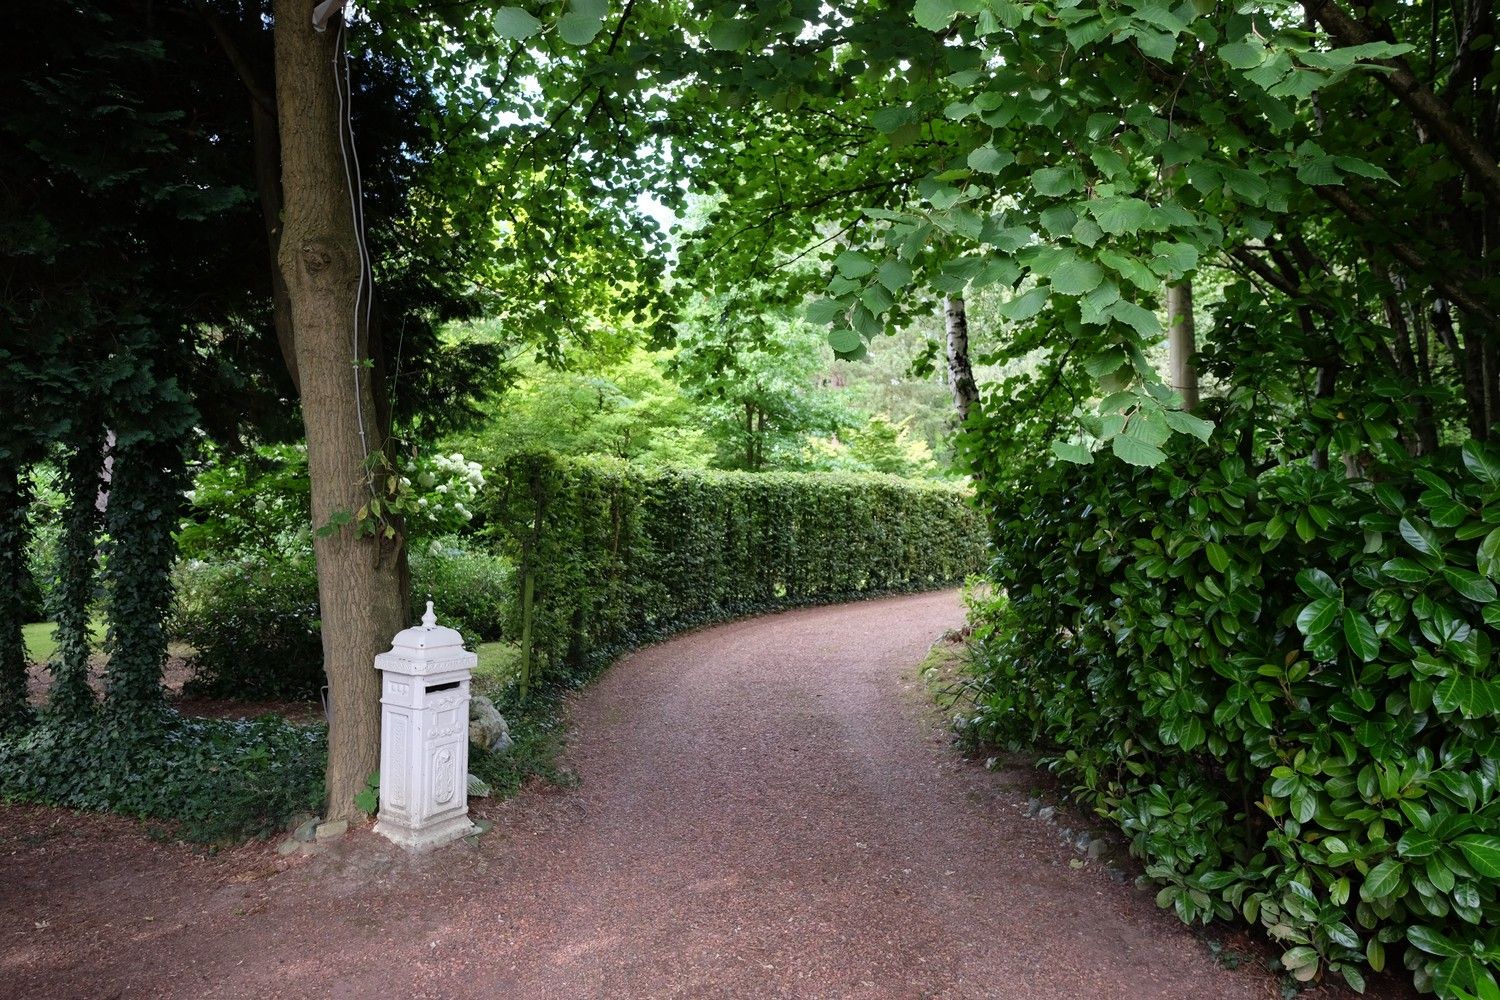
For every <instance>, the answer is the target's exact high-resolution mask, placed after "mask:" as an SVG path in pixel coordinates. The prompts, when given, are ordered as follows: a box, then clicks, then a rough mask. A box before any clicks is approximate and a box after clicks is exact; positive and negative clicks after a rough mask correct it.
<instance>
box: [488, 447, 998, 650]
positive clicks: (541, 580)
mask: <svg viewBox="0 0 1500 1000" xmlns="http://www.w3.org/2000/svg"><path fill="white" fill-rule="evenodd" d="M485 504H486V507H485V509H484V511H483V514H484V516H485V520H486V529H485V530H486V531H487V532H488V534H489V536H490V537H491V538H493V539H495V540H496V541H497V542H499V543H500V544H502V545H503V546H504V547H505V548H506V549H507V550H509V551H510V552H511V553H513V554H514V555H515V556H516V558H517V563H518V566H520V568H521V572H519V573H518V574H517V579H518V581H524V578H525V575H526V571H527V569H528V568H529V569H530V571H531V572H532V574H533V580H534V586H535V604H534V607H535V612H534V621H533V627H532V635H533V643H534V649H536V650H537V651H538V652H539V653H541V654H542V656H543V657H545V659H546V661H547V662H549V663H551V664H554V665H565V666H568V667H580V666H587V665H594V664H597V663H599V662H601V661H603V660H605V659H608V658H609V657H611V656H614V655H616V654H618V653H619V652H621V651H622V650H625V649H628V648H631V647H633V646H636V645H639V644H641V643H643V642H649V641H652V640H655V639H658V638H661V637H663V636H666V635H669V634H671V633H673V632H676V631H679V630H681V629H684V628H690V627H693V626H696V625H700V624H703V623H705V622H710V621H715V620H721V619H724V618H729V617H734V616H737V615H743V614H747V613H752V612H758V611H764V610H768V609H774V608H781V607H789V606H793V605H799V604H812V603H821V602H827V601H833V600H839V599H843V598H848V597H853V596H858V595H868V594H874V593H881V592H887V591H910V590H923V589H930V588H934V587H939V586H942V585H944V584H948V583H953V582H956V581H959V580H962V579H963V577H964V576H965V575H966V574H969V573H973V572H975V571H977V570H978V569H980V568H981V566H982V561H983V557H984V534H985V531H984V527H983V522H982V519H981V518H980V516H979V515H978V513H977V512H976V511H975V510H974V509H973V507H972V506H971V505H970V503H969V499H968V496H967V494H966V493H965V492H964V491H963V490H961V489H959V488H957V487H953V486H945V485H940V484H926V483H914V482H909V481H906V480H902V479H897V478H895V477H889V476H849V475H821V474H803V473H734V472H699V471H686V470H663V471H650V472H647V471H641V470H637V469H632V468H630V467H628V466H626V465H624V464H623V463H614V462H609V461H599V460H589V461H582V460H577V459H563V458H557V457H552V456H538V455H527V456H521V457H518V458H515V459H513V460H511V461H510V462H509V463H508V464H507V465H506V466H505V468H504V470H503V473H502V475H500V476H496V477H494V482H493V486H492V488H491V489H490V491H489V492H488V494H487V497H486V500H485ZM538 513H540V517H538ZM538 527H539V529H540V530H538ZM522 585H523V586H524V582H523V583H522ZM522 605H523V601H521V600H517V601H516V602H515V606H514V607H515V610H514V620H513V621H512V622H511V623H509V627H507V628H506V630H505V631H506V633H507V634H509V635H520V634H521V631H522V630H521V622H520V616H521V614H522Z"/></svg>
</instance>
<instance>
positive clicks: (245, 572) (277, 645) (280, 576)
mask: <svg viewBox="0 0 1500 1000" xmlns="http://www.w3.org/2000/svg"><path fill="white" fill-rule="evenodd" d="M172 626H173V633H174V635H175V636H176V638H178V639H179V640H181V641H182V642H184V643H186V644H187V645H189V646H191V647H192V648H193V650H194V653H193V656H192V666H193V669H194V674H193V677H192V679H191V680H190V681H189V682H188V690H189V691H192V692H196V693H202V694H207V695H212V696H215V697H234V698H248V699H257V700H260V699H308V698H316V697H317V695H318V691H319V689H320V688H321V687H322V686H323V684H324V683H325V682H324V679H323V640H322V630H321V628H320V626H319V617H318V581H317V577H316V575H315V574H314V572H313V564H312V560H311V559H310V558H307V557H304V558H301V559H246V560H243V561H239V562H224V563H192V564H188V565H186V566H183V567H180V568H179V570H178V574H177V601H176V605H175V608H174V614H173V622H172Z"/></svg>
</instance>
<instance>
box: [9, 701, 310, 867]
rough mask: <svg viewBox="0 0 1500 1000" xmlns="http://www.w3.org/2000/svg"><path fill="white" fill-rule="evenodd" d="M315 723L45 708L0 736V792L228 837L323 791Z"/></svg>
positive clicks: (286, 815) (269, 828)
mask: <svg viewBox="0 0 1500 1000" xmlns="http://www.w3.org/2000/svg"><path fill="white" fill-rule="evenodd" d="M324 743H325V737H324V733H323V731H322V729H321V728H318V727H303V726H294V725H291V724H289V723H287V722H284V721H282V720H281V719H278V718H276V717H274V716H267V717H265V718H262V719H257V720H254V721H230V720H224V719H188V718H182V717H179V716H176V715H171V714H168V715H164V716H162V717H161V718H160V719H159V720H157V724H155V725H151V726H140V725H136V724H134V723H133V722H127V721H125V720H121V719H117V718H111V717H109V716H99V717H95V718H90V719H84V720H64V719H58V718H55V717H52V716H47V717H46V718H44V719H43V721H42V722H41V723H40V724H38V725H36V726H34V727H32V728H31V729H30V730H29V731H27V732H24V733H20V734H17V735H14V736H10V737H4V738H0V801H5V802H36V803H43V804H46V805H54V806H63V807H65V808H69V809H89V810H96V811H109V812H117V813H121V814H123V815H126V816H138V817H141V818H143V819H155V820H167V821H172V822H173V823H174V830H175V832H176V834H177V835H178V836H181V837H183V838H184V839H187V840H194V841H201V842H206V843H224V842H230V841H235V840H242V839H244V838H245V837H249V836H264V835H267V834H271V833H274V832H276V831H277V830H279V829H281V828H282V827H284V826H285V825H286V823H287V821H288V820H289V819H290V818H291V817H292V815H293V814H295V813H297V812H303V811H316V810H317V808H318V805H319V803H320V802H321V800H322V797H323V788H322V785H323V779H322V775H323V757H324V753H325V747H324Z"/></svg>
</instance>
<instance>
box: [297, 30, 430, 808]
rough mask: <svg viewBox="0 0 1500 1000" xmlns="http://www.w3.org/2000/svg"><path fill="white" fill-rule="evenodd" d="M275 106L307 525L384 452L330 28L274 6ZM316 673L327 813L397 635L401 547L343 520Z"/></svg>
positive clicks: (317, 546)
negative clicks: (308, 495)
mask: <svg viewBox="0 0 1500 1000" xmlns="http://www.w3.org/2000/svg"><path fill="white" fill-rule="evenodd" d="M274 12H275V19H276V104H277V116H278V121H279V127H280V137H281V181H282V183H281V191H282V204H283V209H284V211H283V217H284V220H285V223H284V227H283V229H282V234H281V240H280V246H279V262H280V267H281V273H282V277H283V278H284V279H285V281H286V285H287V291H288V295H289V297H290V300H291V306H292V329H293V330H294V331H295V338H296V361H297V371H298V378H299V381H300V383H301V398H302V419H303V423H304V426H305V427H306V431H307V459H308V474H309V478H310V480H311V486H312V516H313V524H314V526H315V528H320V529H321V528H323V527H324V526H331V525H332V524H333V523H334V522H336V521H338V520H342V518H340V517H339V515H352V514H353V513H354V512H355V511H358V510H359V509H360V508H362V507H364V506H365V505H366V504H367V503H368V502H370V501H371V500H372V498H373V490H372V485H371V482H372V480H371V470H370V465H369V461H368V458H369V456H372V455H378V454H379V453H380V452H381V448H382V444H383V442H382V438H381V433H380V428H379V425H378V422H377V420H376V413H377V410H376V405H375V398H374V393H373V392H372V389H371V376H370V373H369V371H368V368H367V363H368V359H369V350H368V330H366V329H364V324H363V323H361V322H360V321H359V320H358V319H357V316H358V314H359V312H360V306H361V304H362V300H361V296H360V291H359V289H360V286H361V275H362V269H363V264H362V260H361V254H360V247H359V242H358V238H357V235H356V234H357V226H358V222H357V220H356V218H355V215H354V210H353V208H352V207H351V199H350V195H349V185H348V179H347V174H346V171H345V168H344V162H345V161H344V154H343V150H342V149H341V145H340V143H341V136H342V134H343V128H344V126H343V124H342V116H341V110H340V99H339V94H338V91H337V90H336V89H335V86H336V84H335V76H334V70H333V67H334V66H335V60H336V59H338V46H339V30H338V29H337V27H336V26H335V27H332V28H330V30H329V31H328V32H327V33H325V34H318V33H317V32H315V31H314V30H313V26H312V17H311V8H310V7H309V6H308V5H307V4H305V3H302V2H300V0H276V2H275V5H274ZM313 550H314V553H315V555H316V557H317V566H318V597H319V602H320V604H321V612H322V622H323V669H324V672H325V673H326V674H327V676H328V687H329V714H330V718H329V731H328V771H327V777H326V785H325V787H326V793H327V801H326V805H325V810H324V815H325V816H326V817H327V818H329V819H342V818H349V817H351V816H352V815H354V813H355V807H354V795H355V793H356V792H358V791H359V790H360V789H361V788H362V787H363V786H364V782H365V779H366V778H367V777H368V776H369V774H370V773H371V772H372V771H374V770H375V769H376V767H377V766H378V761H379V753H380V684H379V680H378V675H377V674H376V671H375V669H374V658H375V655H376V654H377V653H379V652H381V651H382V650H384V649H386V648H387V647H388V646H389V644H390V640H391V636H392V635H393V634H394V633H395V632H396V631H398V630H399V629H400V628H401V625H402V623H403V621H404V619H405V609H404V608H403V606H402V602H401V586H400V570H399V563H400V559H399V557H400V551H401V549H400V539H399V536H398V537H397V538H396V539H395V540H393V541H390V542H387V541H385V540H383V539H382V538H381V536H380V535H378V534H370V533H363V534H361V533H360V532H358V531H356V527H355V525H353V524H349V523H345V524H343V525H342V526H339V527H336V528H333V530H329V531H319V532H318V533H317V534H316V535H315V537H314V542H313Z"/></svg>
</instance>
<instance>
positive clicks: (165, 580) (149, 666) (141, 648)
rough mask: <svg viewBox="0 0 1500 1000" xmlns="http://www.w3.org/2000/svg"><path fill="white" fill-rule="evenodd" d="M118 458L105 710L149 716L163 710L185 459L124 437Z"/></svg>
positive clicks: (112, 502) (165, 447)
mask: <svg viewBox="0 0 1500 1000" xmlns="http://www.w3.org/2000/svg"><path fill="white" fill-rule="evenodd" d="M113 457H114V463H113V465H112V466H111V475H110V493H109V506H108V509H107V510H106V512H105V518H104V522H105V527H106V528H107V529H108V532H109V560H108V562H107V563H106V566H105V573H104V581H105V587H106V593H107V595H108V604H107V607H108V611H109V632H108V634H107V635H106V637H105V642H104V645H105V650H106V651H107V652H108V653H109V669H108V671H107V673H106V674H105V707H106V708H107V709H108V710H109V711H110V712H112V713H115V714H120V715H125V716H129V717H145V716H149V715H152V714H155V713H157V712H159V711H160V710H161V708H162V705H163V701H162V688H161V675H162V668H163V667H164V666H165V665H166V662H167V615H168V614H169V613H170V611H171V608H172V563H173V562H174V561H175V560H176V557H177V545H176V542H175V541H174V539H173V537H172V531H173V529H174V528H175V527H176V526H177V515H178V507H179V506H180V494H179V492H178V486H179V484H180V482H181V475H182V453H181V450H180V449H179V448H177V447H176V446H175V445H174V444H172V443H170V442H165V441H156V440H151V439H149V438H148V439H145V440H139V439H137V440H129V439H126V440H124V441H123V442H117V443H116V445H115V448H114V451H113Z"/></svg>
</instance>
